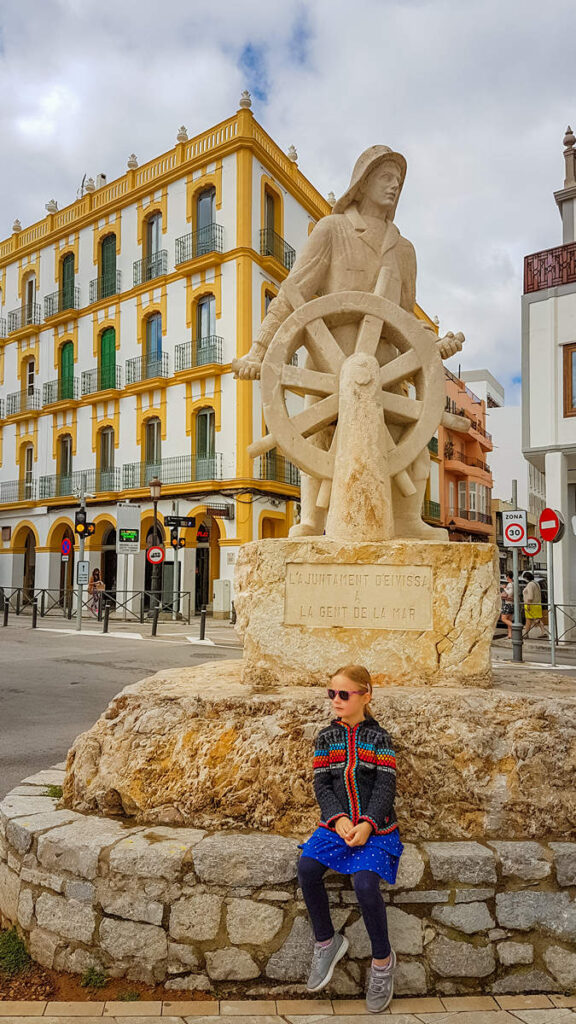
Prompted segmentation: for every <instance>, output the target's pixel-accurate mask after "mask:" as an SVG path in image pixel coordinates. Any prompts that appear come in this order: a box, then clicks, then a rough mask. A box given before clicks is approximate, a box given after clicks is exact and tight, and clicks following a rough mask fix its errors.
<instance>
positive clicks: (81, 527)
mask: <svg viewBox="0 0 576 1024" xmlns="http://www.w3.org/2000/svg"><path fill="white" fill-rule="evenodd" d="M74 530H75V531H76V533H77V534H78V536H79V537H83V536H85V534H86V509H85V508H80V509H78V511H77V513H76V515H75V517H74Z"/></svg>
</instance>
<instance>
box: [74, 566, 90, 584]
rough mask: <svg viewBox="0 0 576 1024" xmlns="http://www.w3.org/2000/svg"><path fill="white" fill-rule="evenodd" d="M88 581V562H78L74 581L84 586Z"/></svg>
mask: <svg viewBox="0 0 576 1024" xmlns="http://www.w3.org/2000/svg"><path fill="white" fill-rule="evenodd" d="M89 582H90V562H88V561H82V562H78V564H77V566H76V583H77V584H78V586H80V585H81V586H85V585H86V584H88V583H89Z"/></svg>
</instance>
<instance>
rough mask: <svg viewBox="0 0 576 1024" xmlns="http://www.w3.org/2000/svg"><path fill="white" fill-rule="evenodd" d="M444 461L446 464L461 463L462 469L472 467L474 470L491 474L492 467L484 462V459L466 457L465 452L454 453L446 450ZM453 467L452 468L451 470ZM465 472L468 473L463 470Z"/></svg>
mask: <svg viewBox="0 0 576 1024" xmlns="http://www.w3.org/2000/svg"><path fill="white" fill-rule="evenodd" d="M444 459H445V461H446V462H449V463H454V462H459V463H460V464H461V466H462V467H466V466H471V467H472V468H473V469H481V470H482V471H483V472H484V473H490V466H489V465H488V463H487V462H483V460H482V459H476V458H474V457H473V456H470V455H466V454H465V452H461V451H453V450H451V449H449V448H448V449H447V448H445V449H444ZM452 468H453V467H452V466H450V469H452ZM463 472H466V470H465V469H463Z"/></svg>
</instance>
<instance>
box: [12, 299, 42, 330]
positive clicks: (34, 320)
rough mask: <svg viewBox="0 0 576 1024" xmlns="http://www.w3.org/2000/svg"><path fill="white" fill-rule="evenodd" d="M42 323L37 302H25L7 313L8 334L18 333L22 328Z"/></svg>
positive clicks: (40, 311)
mask: <svg viewBox="0 0 576 1024" xmlns="http://www.w3.org/2000/svg"><path fill="white" fill-rule="evenodd" d="M41 323H42V310H41V308H40V303H39V302H25V303H24V305H23V306H19V307H18V309H11V310H10V312H9V313H8V333H9V334H10V333H11V332H12V331H19V330H21V329H22V327H30V326H31V325H33V324H41Z"/></svg>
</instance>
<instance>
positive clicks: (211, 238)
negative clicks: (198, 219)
mask: <svg viewBox="0 0 576 1024" xmlns="http://www.w3.org/2000/svg"><path fill="white" fill-rule="evenodd" d="M223 251H224V231H223V230H222V226H221V225H220V224H207V225H206V227H204V228H200V229H199V230H198V231H192V232H191V234H189V235H182V236H181V237H180V238H177V239H176V254H175V262H176V263H185V262H186V261H187V260H195V259H196V258H197V257H198V256H205V255H206V253H209V252H223Z"/></svg>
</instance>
